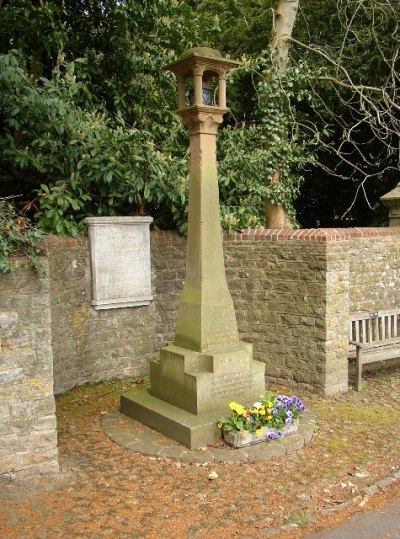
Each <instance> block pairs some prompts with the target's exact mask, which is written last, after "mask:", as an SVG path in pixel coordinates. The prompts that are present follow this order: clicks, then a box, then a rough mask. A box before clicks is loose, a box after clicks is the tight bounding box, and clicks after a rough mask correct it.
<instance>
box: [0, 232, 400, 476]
mask: <svg viewBox="0 0 400 539" xmlns="http://www.w3.org/2000/svg"><path fill="white" fill-rule="evenodd" d="M47 247H48V258H47V259H45V258H44V259H43V264H44V268H45V275H44V277H43V278H41V279H39V280H38V279H37V278H36V277H35V276H34V275H33V274H32V272H31V271H30V270H29V269H28V268H27V267H26V264H25V263H24V262H23V261H21V260H17V261H15V264H14V265H15V271H14V273H12V274H10V275H2V276H1V277H0V331H1V333H0V338H1V356H0V440H1V441H0V474H1V473H6V472H7V473H8V472H16V473H18V474H19V475H29V474H36V473H42V472H46V471H54V470H56V469H57V448H56V430H55V415H54V398H53V384H52V380H53V361H54V391H55V392H56V393H61V392H64V391H66V390H68V389H70V388H71V387H74V386H76V385H80V384H83V383H86V382H94V381H99V380H104V379H111V378H117V377H123V376H142V375H145V374H147V373H148V369H149V361H150V359H152V358H153V357H155V356H156V355H157V353H158V351H159V349H160V348H161V347H162V346H163V345H164V344H165V343H166V342H168V341H172V340H173V338H174V331H175V323H176V317H177V307H178V300H179V295H180V292H181V290H182V287H183V280H184V272H185V257H186V241H185V239H184V238H182V237H180V236H178V235H177V234H175V233H172V232H153V233H152V234H151V251H152V253H151V254H152V283H153V295H154V301H153V302H152V303H151V304H150V305H148V306H143V307H135V308H127V309H109V310H100V311H95V310H94V309H92V308H91V275H90V263H89V249H88V241H87V239H86V238H79V239H66V238H53V237H50V238H48V240H47ZM224 251H225V264H226V273H227V279H228V285H229V288H230V290H231V293H232V297H233V301H234V304H235V309H236V315H237V320H238V327H239V332H240V335H241V338H242V339H243V340H245V341H248V342H251V343H253V344H254V354H255V357H256V358H257V359H259V360H261V361H264V362H265V364H266V376H267V379H269V380H273V381H275V382H283V383H285V384H287V385H297V386H300V387H301V386H303V387H308V388H311V389H313V390H315V391H319V392H323V393H326V394H329V393H337V392H340V391H345V390H346V389H347V383H348V360H347V351H348V317H349V314H350V313H355V312H359V311H368V310H374V311H375V310H384V309H391V308H394V307H399V305H400V289H399V287H398V282H399V278H400V256H399V255H400V227H397V228H380V229H339V230H335V229H325V230H324V229H319V230H298V231H288V230H286V231H285V230H257V231H244V232H243V233H234V234H232V235H228V234H225V235H224Z"/></svg>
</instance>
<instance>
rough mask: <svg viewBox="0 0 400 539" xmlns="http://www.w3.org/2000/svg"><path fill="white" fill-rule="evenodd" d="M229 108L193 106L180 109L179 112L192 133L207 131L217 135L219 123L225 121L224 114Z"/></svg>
mask: <svg viewBox="0 0 400 539" xmlns="http://www.w3.org/2000/svg"><path fill="white" fill-rule="evenodd" d="M226 111H227V109H220V108H218V107H205V106H204V107H199V106H193V107H190V108H188V109H184V110H180V111H179V112H178V114H179V115H180V116H181V118H182V122H183V125H184V126H185V127H186V128H187V129H188V131H189V133H190V135H197V134H199V133H206V134H210V135H216V134H217V130H218V126H219V124H221V123H222V121H223V116H224V114H225V112H226Z"/></svg>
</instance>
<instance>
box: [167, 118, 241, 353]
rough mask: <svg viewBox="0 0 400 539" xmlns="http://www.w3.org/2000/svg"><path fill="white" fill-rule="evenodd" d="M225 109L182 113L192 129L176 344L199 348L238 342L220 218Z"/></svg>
mask: <svg viewBox="0 0 400 539" xmlns="http://www.w3.org/2000/svg"><path fill="white" fill-rule="evenodd" d="M224 112H225V111H224V110H222V109H221V110H215V111H213V112H212V114H211V113H209V112H208V113H207V112H199V113H198V114H195V115H194V114H193V112H189V113H186V114H182V116H183V123H184V125H185V126H186V127H187V128H188V129H189V133H190V159H191V165H190V190H189V193H190V194H189V228H188V246H187V259H186V280H185V286H184V289H183V293H182V297H181V301H180V306H179V315H178V323H177V328H176V337H175V344H176V345H177V346H182V347H183V348H189V349H191V350H195V351H197V352H204V351H206V350H210V349H212V348H213V347H215V346H221V345H226V344H228V343H237V342H238V341H239V337H238V331H237V325H236V317H235V311H234V307H233V302H232V298H231V295H230V292H229V290H228V285H227V282H226V277H225V267H224V258H223V250H222V240H221V226H220V216H219V194H218V179H217V160H216V134H217V128H218V125H219V124H220V123H221V122H222V117H223V113H224Z"/></svg>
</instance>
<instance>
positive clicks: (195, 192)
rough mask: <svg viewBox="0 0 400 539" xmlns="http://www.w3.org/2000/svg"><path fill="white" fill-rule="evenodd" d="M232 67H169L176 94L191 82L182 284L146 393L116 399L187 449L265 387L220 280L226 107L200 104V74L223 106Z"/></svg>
mask: <svg viewBox="0 0 400 539" xmlns="http://www.w3.org/2000/svg"><path fill="white" fill-rule="evenodd" d="M235 65H237V62H234V61H233V60H230V59H223V58H222V57H221V55H220V53H219V52H218V51H215V50H213V49H209V48H195V49H191V50H189V51H187V52H186V53H184V54H183V55H182V57H181V58H180V59H179V60H178V61H177V62H175V63H174V64H171V66H168V69H170V70H171V71H173V72H174V73H175V75H176V77H177V80H178V89H179V92H180V94H181V95H182V91H183V84H182V77H183V78H184V79H185V80H186V79H187V78H192V79H194V85H195V92H194V94H195V100H194V104H193V105H192V106H190V107H189V108H183V109H181V108H179V110H178V114H179V115H180V116H181V117H182V120H183V123H184V125H185V126H186V127H187V128H188V130H189V135H190V160H191V162H190V189H189V229H188V241H187V258H186V280H185V286H184V289H183V293H182V296H181V300H180V304H179V314H178V322H177V327H176V335H175V341H174V343H172V344H169V345H167V346H165V347H164V348H163V349H162V350H161V351H160V357H159V359H157V360H155V361H152V362H151V365H150V378H151V389H150V391H149V392H148V393H143V394H137V393H136V394H135V393H130V394H126V395H123V396H122V397H121V410H122V411H123V412H124V413H126V414H127V415H130V416H131V417H134V418H135V419H138V420H140V421H142V422H143V423H146V424H147V425H149V426H150V427H153V428H155V429H157V430H159V431H161V432H163V433H164V434H167V435H168V436H170V437H171V438H173V439H175V440H177V441H179V442H181V443H182V444H184V445H186V446H187V447H190V448H196V447H202V446H204V445H207V444H208V443H212V442H215V441H217V440H218V439H219V438H220V437H221V432H220V431H219V429H218V428H217V426H216V422H217V419H218V418H219V417H221V416H222V415H225V414H226V413H229V409H228V404H229V402H230V401H232V400H236V401H239V402H242V403H243V404H252V403H253V402H254V401H255V400H257V399H258V398H259V396H260V394H261V393H263V392H264V387H265V382H264V371H265V365H264V363H261V362H259V361H255V360H254V359H253V349H252V345H251V344H249V343H245V342H241V341H240V340H239V336H238V330H237V324H236V317H235V311H234V306H233V302H232V298H231V295H230V293H229V290H228V285H227V282H226V277H225V267H224V258H223V250H222V234H221V225H220V211H219V195H218V178H217V159H216V135H217V128H218V125H219V124H220V123H221V122H222V119H223V115H224V114H225V113H226V112H227V110H228V109H226V108H222V107H220V106H214V105H204V104H203V102H202V101H203V98H202V84H203V75H204V76H205V77H206V79H207V80H209V78H211V77H212V76H215V77H219V92H220V95H219V103H223V104H224V103H225V80H224V77H225V75H226V73H227V72H228V71H229V70H230V69H232V67H234V66H235ZM179 102H180V103H181V104H182V105H183V98H182V97H181V98H180V101H179Z"/></svg>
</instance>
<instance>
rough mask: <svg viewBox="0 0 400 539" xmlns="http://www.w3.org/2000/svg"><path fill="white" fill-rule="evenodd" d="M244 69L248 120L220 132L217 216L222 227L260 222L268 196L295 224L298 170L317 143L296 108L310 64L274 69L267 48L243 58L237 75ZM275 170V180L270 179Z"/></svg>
mask: <svg viewBox="0 0 400 539" xmlns="http://www.w3.org/2000/svg"><path fill="white" fill-rule="evenodd" d="M249 74H250V75H251V76H252V79H253V80H254V81H256V83H255V97H254V100H255V104H254V105H253V117H252V120H251V121H250V122H247V123H245V122H243V123H242V124H240V125H237V126H234V127H229V126H228V127H227V128H226V129H224V130H222V131H221V133H220V136H219V181H220V189H221V207H222V220H223V223H224V225H225V226H226V228H244V227H254V226H262V223H263V221H264V201H265V199H266V198H268V199H270V200H272V201H273V202H274V203H277V204H280V205H282V206H283V207H284V208H285V210H286V211H287V212H288V215H289V216H290V218H291V220H292V222H293V224H295V221H296V216H295V212H294V209H293V203H294V200H295V199H296V198H297V196H298V193H299V189H300V186H301V183H302V181H303V175H302V169H303V168H304V166H305V165H307V164H309V163H312V162H313V160H314V152H315V148H316V147H317V144H318V141H317V139H316V137H315V135H314V134H313V133H311V132H310V134H309V133H308V132H307V131H303V130H301V129H300V127H299V124H300V120H301V119H302V118H301V115H300V113H299V112H298V111H297V107H299V105H301V104H303V105H304V104H308V103H309V102H310V101H311V99H312V95H311V92H310V90H309V89H307V80H308V77H309V69H308V67H307V66H306V64H304V63H299V64H298V66H297V67H296V68H293V69H288V70H287V71H286V72H285V73H284V74H279V73H277V71H276V70H275V69H274V68H273V66H272V65H271V60H270V54H269V52H268V51H267V50H266V51H263V53H262V54H260V55H258V57H257V58H255V59H253V60H251V61H250V60H248V61H246V62H244V66H243V67H242V68H241V69H239V70H238V71H237V72H236V77H238V78H243V77H247V76H248V75H249ZM303 116H304V115H303ZM276 175H279V180H280V181H274V178H275V177H276Z"/></svg>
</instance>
